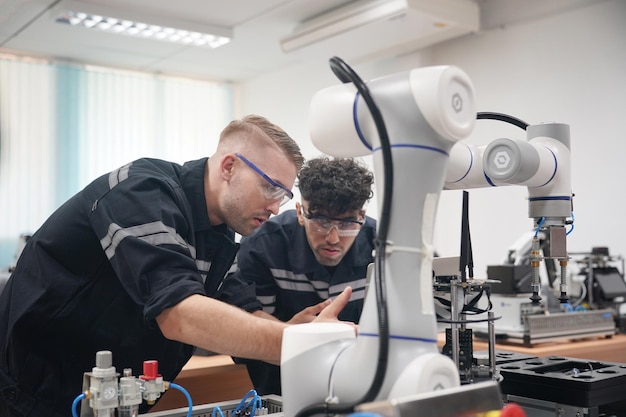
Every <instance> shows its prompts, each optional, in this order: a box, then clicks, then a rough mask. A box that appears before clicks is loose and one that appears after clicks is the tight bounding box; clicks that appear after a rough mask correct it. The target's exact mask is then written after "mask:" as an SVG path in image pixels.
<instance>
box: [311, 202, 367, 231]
mask: <svg viewBox="0 0 626 417" xmlns="http://www.w3.org/2000/svg"><path fill="white" fill-rule="evenodd" d="M302 215H303V216H304V218H305V219H306V221H307V222H308V223H309V227H310V229H311V231H312V232H314V233H317V234H320V235H327V234H328V233H330V231H331V229H332V228H333V227H334V228H336V229H337V235H338V236H340V237H349V236H356V235H358V234H359V231H360V230H361V226H363V222H362V221H358V220H351V219H335V218H333V217H326V216H320V215H317V214H311V213H307V212H306V211H304V208H303V209H302Z"/></svg>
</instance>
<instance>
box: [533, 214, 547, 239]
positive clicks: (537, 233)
mask: <svg viewBox="0 0 626 417" xmlns="http://www.w3.org/2000/svg"><path fill="white" fill-rule="evenodd" d="M545 221H546V218H545V217H542V218H541V220H539V224H538V225H537V230H535V237H537V236H538V235H539V231H540V230H541V226H543V223H544V222H545Z"/></svg>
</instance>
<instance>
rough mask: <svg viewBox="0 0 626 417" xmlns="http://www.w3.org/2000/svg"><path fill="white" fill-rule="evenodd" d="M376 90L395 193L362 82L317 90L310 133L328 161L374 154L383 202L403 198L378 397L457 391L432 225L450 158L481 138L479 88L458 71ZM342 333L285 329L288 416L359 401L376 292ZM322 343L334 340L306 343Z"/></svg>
mask: <svg viewBox="0 0 626 417" xmlns="http://www.w3.org/2000/svg"><path fill="white" fill-rule="evenodd" d="M367 87H368V89H369V92H370V93H371V95H372V97H374V98H375V101H376V103H377V106H378V108H379V109H380V112H381V115H382V117H383V118H384V121H385V124H386V128H387V132H388V136H389V139H390V147H391V153H392V156H393V178H394V180H393V185H392V189H390V190H385V189H384V188H383V184H384V183H385V181H384V178H382V176H381V174H382V173H383V172H384V169H383V168H384V166H383V151H382V149H381V143H380V140H379V139H380V138H379V135H378V132H377V130H376V126H375V123H374V120H373V119H372V116H371V113H370V111H369V110H368V108H367V106H366V104H365V103H364V101H363V97H362V96H361V94H359V93H358V92H357V89H356V88H355V87H354V85H352V84H342V85H338V86H335V87H331V88H328V89H325V90H322V91H320V92H319V93H317V94H316V95H315V96H314V97H313V100H312V103H311V109H310V129H311V137H312V139H313V141H314V143H315V145H316V146H317V147H318V148H319V149H320V150H322V151H324V152H326V153H328V154H331V155H334V156H357V155H364V154H368V153H373V157H374V174H375V176H376V177H377V181H376V184H377V191H378V195H380V196H382V195H384V194H385V193H391V194H392V195H393V200H392V202H393V204H391V207H390V212H389V214H388V216H389V228H388V235H387V239H386V240H387V245H386V253H384V254H383V255H384V258H385V270H384V274H385V276H386V277H387V280H386V298H387V303H388V306H389V354H388V355H387V357H388V360H387V364H386V372H385V378H384V382H383V384H382V387H381V389H380V390H379V393H378V396H377V398H395V397H398V396H403V395H408V394H412V393H419V392H430V391H433V390H437V389H445V388H452V387H456V386H458V385H459V383H460V382H459V375H458V369H457V368H456V366H455V365H454V363H453V361H452V360H451V359H450V358H448V357H447V356H444V355H442V354H440V353H439V352H438V348H437V326H436V315H435V308H434V301H433V297H432V280H431V271H432V257H433V245H432V240H433V228H432V225H433V224H434V220H435V214H436V209H437V203H438V197H439V194H440V193H441V190H442V188H443V185H444V178H445V173H446V164H447V161H448V158H449V151H450V149H451V148H452V146H453V145H454V144H455V143H456V141H458V140H460V139H463V138H465V137H467V136H468V135H469V134H470V133H471V131H472V129H473V126H474V123H475V119H476V111H475V108H474V92H473V87H472V84H471V82H470V80H469V78H468V77H467V75H466V74H465V73H464V72H462V71H461V70H460V69H458V68H456V67H450V66H440V67H431V68H420V69H416V70H413V71H409V72H406V73H400V74H396V75H392V76H388V77H384V78H380V79H375V80H371V81H369V82H368V83H367ZM379 212H382V210H381V211H379ZM379 223H380V221H379ZM333 327H334V326H323V325H322V326H315V325H299V326H292V327H291V328H289V329H288V330H287V331H286V332H285V335H284V342H283V356H282V364H281V365H282V366H281V369H282V370H281V374H282V386H283V392H282V394H283V411H284V413H285V415H287V416H290V417H292V416H294V415H297V412H298V411H300V410H302V409H304V408H306V407H308V406H310V405H311V404H315V403H322V404H324V403H327V404H328V403H330V404H332V403H333V402H339V403H351V402H355V401H358V399H359V398H361V396H362V395H363V393H364V392H366V391H367V389H368V387H369V386H370V385H371V384H372V380H373V379H374V373H375V366H374V364H375V363H376V358H377V353H378V348H379V336H380V335H379V327H378V314H377V300H376V294H375V292H374V291H369V290H368V292H367V294H366V298H365V303H364V309H363V312H362V315H361V319H360V323H359V335H358V337H356V338H346V334H345V332H341V331H336V329H333ZM329 333H334V334H335V335H336V338H337V339H336V340H334V341H333V340H332V339H333V337H332V335H329ZM321 338H324V339H325V340H326V341H327V343H324V344H322V345H320V344H319V343H315V345H314V346H312V345H311V344H309V343H298V340H309V341H310V340H319V339H321ZM303 375H306V379H307V383H306V384H302V380H301V378H302V376H303Z"/></svg>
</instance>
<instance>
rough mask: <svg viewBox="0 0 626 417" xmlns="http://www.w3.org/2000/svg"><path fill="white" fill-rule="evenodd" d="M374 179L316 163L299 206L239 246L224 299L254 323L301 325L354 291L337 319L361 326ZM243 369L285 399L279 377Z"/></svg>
mask: <svg viewBox="0 0 626 417" xmlns="http://www.w3.org/2000/svg"><path fill="white" fill-rule="evenodd" d="M373 182H374V177H373V174H372V173H371V172H370V171H369V170H368V169H367V168H366V167H365V166H364V165H363V164H361V163H359V162H357V161H356V160H354V159H349V158H338V159H329V158H327V157H319V158H315V159H311V160H309V161H308V162H307V163H305V165H304V166H303V168H302V169H301V170H300V172H299V173H298V188H299V189H300V194H301V197H302V199H301V202H297V203H296V208H295V210H288V211H285V212H283V213H281V214H279V215H278V216H275V217H273V218H271V219H270V220H269V221H267V222H266V223H264V224H263V225H262V226H261V227H260V228H259V229H258V230H257V231H256V232H255V233H254V234H252V235H251V236H249V237H246V238H244V239H242V242H241V249H240V251H239V253H238V255H237V259H238V261H237V270H236V272H234V273H233V274H232V275H231V276H230V277H229V278H227V279H226V281H225V282H224V285H223V288H222V294H221V298H222V299H223V300H225V301H227V302H229V303H231V304H234V305H237V306H239V307H241V308H243V309H245V310H247V311H249V312H252V313H253V314H254V315H257V316H260V317H265V318H268V319H271V320H280V321H283V322H288V323H292V324H294V323H304V322H310V321H311V320H313V319H314V318H315V317H316V315H317V314H318V313H319V312H320V311H321V310H322V309H323V308H324V307H325V306H326V305H328V303H329V302H330V300H331V299H332V298H333V297H335V296H337V295H338V294H339V293H341V291H342V290H343V289H344V288H346V287H347V286H350V287H351V288H352V297H351V299H350V301H349V303H348V304H347V306H346V307H345V308H344V309H343V311H342V312H341V314H340V316H339V318H340V319H341V320H345V321H352V322H354V323H358V321H359V317H360V315H361V310H362V308H363V299H364V295H365V284H366V274H367V267H368V265H369V264H370V263H372V262H373V259H374V258H373V249H374V237H375V230H376V223H375V220H374V219H372V218H370V217H368V216H366V215H365V204H366V203H367V202H368V201H369V199H370V198H371V197H372V195H373V194H372V184H373ZM235 361H236V362H240V363H246V365H247V368H248V374H249V375H250V378H251V380H252V383H253V385H254V388H255V389H256V390H257V392H258V393H259V394H261V395H266V394H280V393H281V386H280V369H279V367H278V366H275V365H271V364H268V363H266V362H262V361H252V360H241V359H238V358H235Z"/></svg>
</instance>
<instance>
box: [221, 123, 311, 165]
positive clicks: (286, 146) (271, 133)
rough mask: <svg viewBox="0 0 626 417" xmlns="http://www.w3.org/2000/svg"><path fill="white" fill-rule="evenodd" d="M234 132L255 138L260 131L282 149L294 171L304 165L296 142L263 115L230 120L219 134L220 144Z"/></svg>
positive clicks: (232, 135)
mask: <svg viewBox="0 0 626 417" xmlns="http://www.w3.org/2000/svg"><path fill="white" fill-rule="evenodd" d="M235 133H244V134H245V137H246V138H247V139H250V138H257V137H258V136H259V133H261V134H262V135H261V136H263V137H266V138H267V139H269V141H270V143H272V144H273V145H274V146H277V147H278V148H280V150H282V151H283V153H284V154H285V155H286V156H287V157H288V158H289V159H290V160H291V161H292V162H293V164H294V165H295V166H296V171H300V168H302V165H304V157H303V156H302V152H301V151H300V146H298V143H297V142H296V141H295V140H294V139H293V138H292V137H291V136H289V135H288V134H287V132H285V131H284V130H283V129H281V128H280V127H279V126H277V125H275V124H273V123H271V122H270V121H269V120H268V119H266V118H265V117H263V116H259V115H256V114H250V115H247V116H245V117H244V118H242V119H240V120H233V121H232V122H230V123H229V124H228V125H226V127H225V128H224V130H222V133H221V134H220V145H222V144H224V143H226V142H228V139H229V138H231V137H234V136H235V135H234V134H235ZM258 145H261V144H258Z"/></svg>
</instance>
